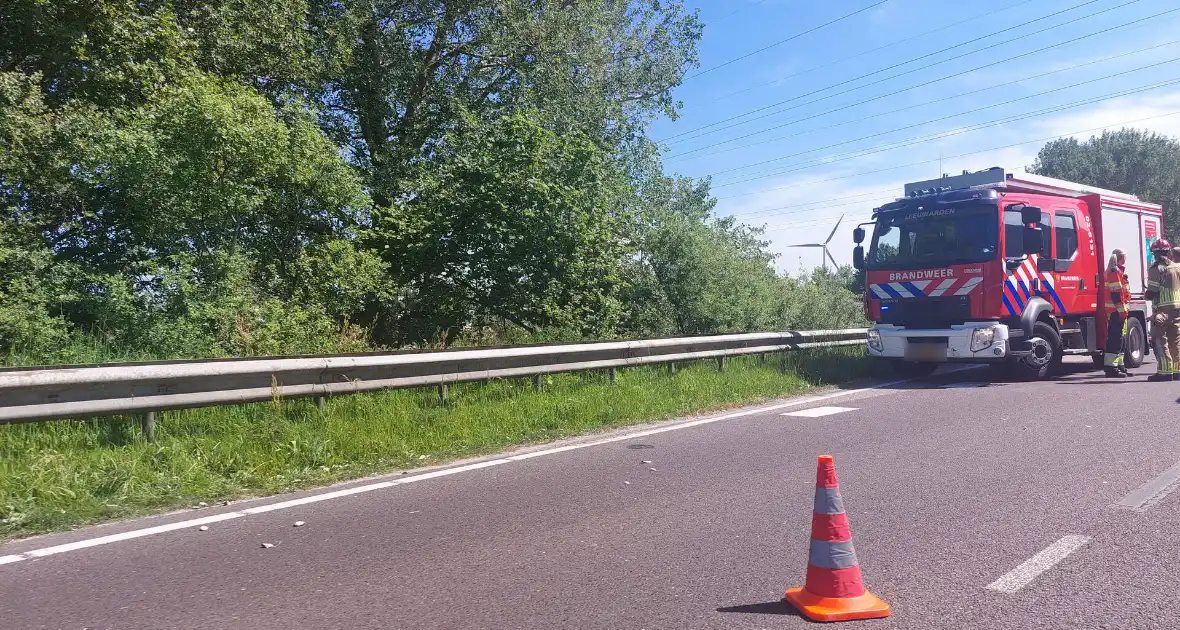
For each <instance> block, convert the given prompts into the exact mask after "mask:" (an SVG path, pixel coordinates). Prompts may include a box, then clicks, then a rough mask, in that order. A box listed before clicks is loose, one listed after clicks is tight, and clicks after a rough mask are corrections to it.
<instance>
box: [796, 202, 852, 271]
mask: <svg viewBox="0 0 1180 630" xmlns="http://www.w3.org/2000/svg"><path fill="white" fill-rule="evenodd" d="M843 220H844V215H840V218H839V219H837V220H836V227H834V228H832V233H831V234H828V240H826V241H824V242H822V243H802V244H799V245H787V247H819V248H821V249H823V250H824V258H823V264H824V271H827V269H828V261H829V260H830V261H832V266H833V267H835V268H836V269H837V270H839V269H840V264H839V263H837V262H836V259H835V258H833V257H832V252H829V251H828V243H831V242H832V237H833V236H835V235H836V230H838V229H840V222H841V221H843Z"/></svg>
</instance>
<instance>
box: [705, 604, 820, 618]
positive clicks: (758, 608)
mask: <svg viewBox="0 0 1180 630" xmlns="http://www.w3.org/2000/svg"><path fill="white" fill-rule="evenodd" d="M717 612H719V613H746V614H754V615H781V616H784V617H799V618H801V619H807V617H804V616H803V615H802V614H800V613H799V611H798V610H797V609H796V608H795V607H794V606H792V605H790V604H788V603H787V600H785V599H780V600H777V601H773V602H762V603H760V604H742V605H741V606H722V607H721V608H718V609H717ZM808 621H810V619H808Z"/></svg>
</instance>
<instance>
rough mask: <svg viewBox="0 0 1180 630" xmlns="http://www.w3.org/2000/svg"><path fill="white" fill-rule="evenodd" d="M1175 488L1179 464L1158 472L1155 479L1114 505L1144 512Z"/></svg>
mask: <svg viewBox="0 0 1180 630" xmlns="http://www.w3.org/2000/svg"><path fill="white" fill-rule="evenodd" d="M1176 488H1180V464H1176V465H1175V466H1172V467H1171V468H1169V469H1167V470H1165V471H1164V472H1162V473H1160V475H1159V476H1158V477H1156V478H1155V479H1152V480H1151V481H1149V482H1147V483H1145V484H1143V485H1142V486H1139V488H1137V489H1136V490H1135V491H1134V492H1131V493H1130V494H1128V495H1127V496H1125V497H1123V498H1122V500H1120V501H1119V502H1118V503H1115V504H1114V506H1115V507H1118V508H1125V509H1128V510H1134V511H1136V512H1146V511H1147V510H1149V509H1151V508H1152V507H1155V506H1156V505H1158V504H1159V502H1160V501H1163V500H1164V498H1166V497H1167V496H1168V495H1169V494H1171V493H1172V491H1173V490H1175V489H1176Z"/></svg>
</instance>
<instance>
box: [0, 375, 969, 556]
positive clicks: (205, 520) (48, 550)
mask: <svg viewBox="0 0 1180 630" xmlns="http://www.w3.org/2000/svg"><path fill="white" fill-rule="evenodd" d="M968 369H972V368H970V367H965V368H961V369H956V370H952V371H948V372H947V374H951V373H954V372H960V371H964V370H968ZM913 380H917V379H901V380H896V381H890V382H888V383H881V384H880V385H875V386H873V387H865V388H861V389H849V390H844V391H838V392H831V393H828V394H821V395H817V396H805V397H802V398H797V399H795V400H789V401H786V402H781V403H778V404H774V405H767V406H763V407H756V408H754V409H746V410H743V411H735V412H732V413H727V414H722V415H719V416H711V417H708V418H701V419H699V420H691V421H688V422H680V423H676V424H671V425H667V426H662V427H657V428H654V429H647V430H645V431H637V432H634V433H625V434H621V435H616V436H612V437H609V438H604V439H601V440H593V441H589V442H580V443H576V444H568V445H565V446H557V447H553V448H549V449H544V450H539V451H533V452H530V453H521V454H519V455H511V456H508V457H502V458H499V459H491V460H486V461H481V462H475V463H471V464H465V465H462V466H454V467H451V468H443V469H440V470H434V471H431V472H427V473H422V474H419V475H414V476H411V477H403V478H401V479H394V480H391V481H380V482H376V483H370V484H365V485H360V486H354V487H352V488H345V489H343V490H334V491H331V492H324V493H321V494H315V495H311V496H306V497H301V498H298V499H291V500H289V501H280V502H278V503H270V504H266V505H259V506H255V507H252V508H247V509H244V510H239V511H236V512H224V513H221V514H213V515H210V516H204V517H201V518H194V519H189V520H186V521H180V522H176V523H167V524H164V525H157V526H155V527H146V528H143V529H136V530H131V531H127V532H122V533H118V534H111V535H108V536H99V537H97V538H89V539H85V540H80V541H76V542H72V543H66V544H62V545H55V546H52V547H43V548H41V549H34V550H32V551H26V552H24V553H18V554H11V555H5V556H0V565H4V564H11V563H14V562H20V561H22V560H28V559H31V558H41V557H44V556H51V555H55V554H59V553H65V552H68V551H76V550H78V549H87V548H89V547H97V546H100V545H108V544H111V543H115V542H119V541H123V540H131V539H134V538H142V537H144V536H152V535H155V534H162V533H165V532H172V531H177V530H182V529H189V528H193V527H199V526H201V525H208V524H210V523H217V522H220V521H228V520H233V519H238V518H243V517H245V516H251V515H254V514H264V513H267V512H274V511H276V510H285V509H288V508H293V507H298V506H301V505H308V504H311V503H319V502H321V501H329V500H331V499H337V498H340V497H346V496H352V495H356V494H362V493H365V492H372V491H374V490H383V489H385V488H392V487H393V486H401V485H405V484H409V483H416V482H419V481H425V480H427V479H436V478H438V477H448V476H450V475H457V474H459V473H464V472H467V471H470V470H478V469H480V468H489V467H492V466H499V465H501V464H508V463H511V462H518V461H523V460H526V459H533V458H536V457H543V456H545V455H555V454H557V453H564V452H566V451H576V450H580V449H584V448H591V447H594V446H601V445H603V444H611V443H615V442H626V441H628V440H634V439H637V438H641V437H647V436H649V435H656V434H659V433H667V432H669V431H679V430H681V429H688V428H691V427H696V426H701V425H705V424H712V423H714V422H722V421H725V420H732V419H734V418H743V417H745V416H753V415H758V414H764V413H770V412H772V411H778V410H779V409H786V408H788V407H798V406H800V405H807V404H811V403H816V402H820V401H824V400H831V399H834V398H842V397H845V396H853V395H856V394H863V393H866V392H871V391H875V390H880V389H884V388H887V387H892V386H894V385H900V384H902V383H908V382H910V381H913ZM827 409H832V407H827ZM839 409H843V408H839Z"/></svg>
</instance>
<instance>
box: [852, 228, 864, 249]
mask: <svg viewBox="0 0 1180 630" xmlns="http://www.w3.org/2000/svg"><path fill="white" fill-rule="evenodd" d="M852 242H853V243H856V244H857V245H860V244H861V243H863V242H865V229H864V228H862V227H857V228H856V229H855V230H853V231H852Z"/></svg>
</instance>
